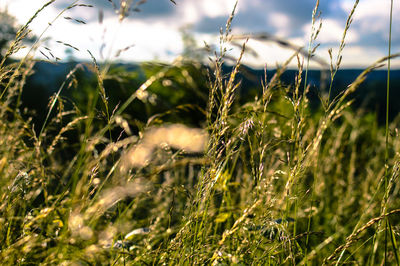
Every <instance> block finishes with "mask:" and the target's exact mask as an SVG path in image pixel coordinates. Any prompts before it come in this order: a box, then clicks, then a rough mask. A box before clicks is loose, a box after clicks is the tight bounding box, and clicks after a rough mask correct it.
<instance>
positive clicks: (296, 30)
mask: <svg viewBox="0 0 400 266" xmlns="http://www.w3.org/2000/svg"><path fill="white" fill-rule="evenodd" d="M46 2H48V0H0V7H1V8H3V9H4V8H7V9H8V12H9V13H11V14H12V15H14V16H15V17H16V18H17V21H18V23H19V24H24V23H26V22H27V21H28V20H29V18H30V17H31V16H32V15H33V14H34V13H35V11H36V10H38V9H39V8H40V7H41V6H42V5H43V4H44V3H46ZM73 2H74V1H71V0H56V1H55V2H54V3H53V4H52V5H50V6H48V7H47V8H45V9H44V10H43V11H42V12H41V13H40V14H39V15H38V17H37V18H36V19H35V20H34V21H33V23H32V24H31V27H30V29H31V30H32V32H33V33H34V34H35V35H37V36H40V35H41V34H42V32H43V31H44V30H45V29H46V28H47V27H48V29H47V30H46V31H45V32H44V34H43V38H42V40H43V42H42V44H41V48H39V52H38V57H42V58H44V56H43V55H42V54H41V53H40V52H43V53H44V54H46V55H47V56H48V57H51V56H50V54H49V53H50V52H51V54H53V55H54V56H55V57H59V58H61V59H63V60H66V59H68V58H70V57H73V58H75V59H76V60H89V59H90V54H89V52H88V50H89V51H90V52H91V53H92V54H93V56H94V57H95V58H96V59H97V60H98V61H103V60H122V61H130V62H139V61H147V60H154V59H156V60H159V61H165V62H172V61H173V60H174V59H175V58H177V57H178V56H179V55H180V54H181V53H182V50H183V47H184V44H183V41H182V31H185V32H186V33H189V34H190V36H191V37H193V38H194V39H195V41H196V46H197V47H198V48H199V49H201V48H204V46H205V43H207V44H208V45H210V46H211V47H212V48H214V49H215V47H216V48H217V49H218V43H219V33H220V29H221V27H222V28H225V24H226V21H227V19H228V17H229V15H230V14H231V12H232V9H233V7H234V5H235V2H236V0H175V3H176V5H175V4H173V3H172V2H171V1H170V0H147V1H146V3H144V4H141V5H139V6H137V10H136V11H132V12H130V13H129V16H128V17H126V18H124V19H123V20H122V22H121V21H120V19H119V16H118V11H117V10H116V8H117V9H118V8H119V6H120V1H119V0H112V1H111V0H82V1H78V4H90V5H93V7H86V6H77V7H74V8H71V9H68V10H65V8H66V7H68V6H69V5H70V4H71V3H73ZM111 2H113V4H112V3H111ZM128 2H129V1H128ZM131 2H132V5H134V4H135V3H137V2H140V1H139V0H136V1H134V0H133V1H131ZM315 2H316V1H315V0H239V2H238V6H237V10H236V15H235V17H234V19H233V22H232V34H233V35H234V36H235V35H243V34H253V35H257V34H264V35H265V34H267V36H272V38H269V39H268V40H255V39H250V40H249V41H248V44H247V47H248V52H247V53H245V56H244V63H246V64H248V65H249V66H252V67H264V66H265V65H267V66H269V67H271V68H273V67H274V66H276V64H281V63H283V62H284V61H286V59H287V58H288V57H290V56H291V55H292V54H293V52H294V50H293V48H288V47H287V46H282V45H280V44H279V43H278V42H277V40H280V41H285V42H289V43H290V44H293V45H294V46H296V47H306V49H307V47H308V43H309V40H310V32H311V18H312V11H313V9H314V6H315ZM113 5H114V6H113ZM353 5H354V0H320V6H319V11H320V12H321V16H320V18H321V19H322V28H321V31H320V33H319V35H318V38H317V39H316V40H315V43H314V44H320V46H319V47H318V48H317V50H316V55H317V56H318V58H321V59H323V60H325V61H326V62H328V63H329V61H330V59H329V58H330V57H329V53H328V49H330V48H332V50H333V62H334V63H335V61H336V56H337V51H338V47H339V44H340V41H341V39H342V36H343V31H344V28H345V25H346V19H347V17H348V14H349V12H350V11H351V9H352V7H353ZM389 11H390V0H360V3H359V5H358V7H357V9H356V10H355V13H354V20H353V23H352V24H351V27H350V29H349V30H348V32H347V36H346V47H345V49H344V51H343V60H342V66H343V67H346V68H351V67H358V68H365V67H367V66H368V65H370V64H372V63H373V62H375V61H376V60H378V59H379V58H381V57H383V56H386V55H387V54H388V38H389ZM60 12H62V14H61V15H60ZM398 14H400V3H399V1H394V9H393V26H392V53H396V52H400V16H399V15H398ZM57 16H59V17H58V19H56V20H54V19H55V18H56V17H57ZM100 17H102V19H100ZM100 20H101V21H100ZM79 21H84V22H85V24H82V23H79ZM100 22H101V23H100ZM49 23H51V26H50V27H49ZM318 23H319V22H317V24H318ZM236 42H237V43H238V44H241V43H242V42H243V41H242V40H237V41H236ZM65 43H66V44H68V45H71V46H73V47H76V48H78V49H79V51H78V50H75V49H71V48H70V47H68V46H67V45H65ZM45 47H46V48H49V49H50V51H49V50H47V49H46V48H45ZM127 47H129V49H125V48H127ZM239 49H240V48H237V47H236V46H235V45H228V55H229V56H233V57H235V56H237V55H238V54H239V51H240V50H239ZM66 50H69V51H72V53H68V54H66ZM118 51H121V53H119V56H118V57H116V55H117V54H118ZM252 51H254V52H252ZM293 64H297V62H295V61H294V62H293ZM319 65H320V64H319V63H317V62H316V61H315V62H313V63H312V66H313V67H319ZM392 65H393V66H395V67H400V62H399V59H394V60H393V61H392Z"/></svg>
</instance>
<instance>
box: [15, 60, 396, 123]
mask: <svg viewBox="0 0 400 266" xmlns="http://www.w3.org/2000/svg"><path fill="white" fill-rule="evenodd" d="M75 65H76V63H58V64H50V63H46V62H38V63H37V64H36V66H35V68H34V74H33V75H32V76H30V77H29V78H28V80H27V84H26V86H25V87H26V88H25V89H24V93H23V102H24V107H28V108H31V109H33V110H35V111H36V115H35V117H36V120H37V123H40V121H41V120H42V119H43V117H44V116H45V115H46V111H47V105H48V102H49V97H50V96H51V95H53V94H54V93H55V92H56V91H57V90H58V89H59V87H60V86H61V84H62V82H63V81H64V80H65V77H66V76H67V74H68V73H69V71H70V70H71V69H73V68H74V66H75ZM118 66H122V67H124V68H125V69H126V70H128V71H138V72H140V75H139V77H140V79H142V81H144V80H145V75H144V72H143V71H142V69H141V67H140V65H137V64H120V65H118ZM230 69H231V67H229V66H224V70H225V72H226V73H229V71H230ZM362 71H363V70H362V69H346V70H340V71H338V73H337V75H336V77H335V81H334V86H333V88H334V90H333V92H332V93H333V95H336V94H337V93H338V92H339V91H341V90H343V89H345V88H346V87H347V86H348V85H349V84H351V83H352V82H353V81H354V80H355V79H356V78H357V76H358V75H359V74H360V73H361V72H362ZM85 73H86V74H87V75H90V73H89V71H86V72H85ZM274 73H275V71H274V70H270V71H268V72H267V76H268V78H271V77H272V76H273V74H274ZM296 74H297V70H287V71H286V72H285V73H284V74H283V75H282V78H281V82H282V83H284V84H292V83H293V82H294V78H295V76H296ZM326 74H327V76H326V79H325V82H324V83H323V84H322V85H324V86H325V87H328V85H329V80H330V73H329V72H328V73H326ZM239 78H240V79H241V80H242V86H241V89H240V93H241V94H243V95H244V96H245V95H246V94H247V93H249V91H251V90H253V93H254V90H260V89H261V87H260V81H261V80H263V78H264V70H261V69H251V68H245V69H244V70H243V71H242V72H241V75H239ZM386 78H387V71H385V70H377V71H374V72H372V73H370V74H369V75H368V77H367V79H366V81H365V82H364V83H363V84H362V85H361V86H360V88H359V89H358V90H357V92H356V93H355V95H354V97H355V98H356V101H355V103H354V107H356V108H357V107H363V108H366V109H369V110H371V111H377V112H378V117H379V120H380V121H381V122H382V121H383V117H384V114H385V103H386ZM322 82H323V81H322ZM308 83H309V84H310V85H311V90H310V95H309V97H310V99H311V102H312V104H313V105H314V106H315V105H317V104H318V103H319V99H318V91H317V90H318V89H319V88H321V71H317V70H310V71H309V74H308ZM324 86H322V87H324ZM398 99H400V70H393V71H391V95H390V117H391V119H393V118H394V116H396V115H397V114H398V113H399V112H400V104H399V103H398Z"/></svg>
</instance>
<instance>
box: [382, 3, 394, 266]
mask: <svg viewBox="0 0 400 266" xmlns="http://www.w3.org/2000/svg"><path fill="white" fill-rule="evenodd" d="M392 21H393V0H391V1H390V22H389V44H388V57H389V58H388V70H387V83H386V126H385V137H386V140H385V194H384V206H386V204H387V200H388V191H387V190H388V185H389V99H390V98H389V96H390V56H391V53H392ZM385 209H386V208H385V207H384V210H385ZM388 222H389V221H388V218H387V217H386V222H385V265H387V242H388V241H387V240H388V235H387V234H388V233H387V231H388Z"/></svg>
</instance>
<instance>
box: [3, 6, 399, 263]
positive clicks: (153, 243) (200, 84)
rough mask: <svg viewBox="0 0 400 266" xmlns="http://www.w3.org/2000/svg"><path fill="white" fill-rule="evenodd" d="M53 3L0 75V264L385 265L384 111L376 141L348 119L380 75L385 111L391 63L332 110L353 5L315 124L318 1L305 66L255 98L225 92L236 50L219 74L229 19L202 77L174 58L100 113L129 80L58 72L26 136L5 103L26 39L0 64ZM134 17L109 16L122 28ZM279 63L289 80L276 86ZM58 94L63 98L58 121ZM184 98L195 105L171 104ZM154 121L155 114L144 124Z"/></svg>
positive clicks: (392, 173) (393, 175) (390, 186)
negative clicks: (312, 75) (61, 76)
mask: <svg viewBox="0 0 400 266" xmlns="http://www.w3.org/2000/svg"><path fill="white" fill-rule="evenodd" d="M53 2H54V1H50V2H48V3H47V4H45V5H44V6H43V8H42V9H40V10H39V11H38V12H36V13H35V15H34V16H33V17H32V19H31V20H30V21H29V22H28V23H27V24H26V25H25V26H24V27H23V28H22V30H20V31H19V32H18V34H17V36H16V39H15V41H14V42H13V43H12V44H11V47H10V49H9V51H8V52H7V53H6V56H5V59H3V62H2V63H1V70H0V82H1V83H0V84H1V85H0V87H1V89H2V92H1V102H0V103H1V107H0V110H1V113H0V114H1V120H0V192H1V193H0V195H1V196H0V214H1V215H0V232H1V234H0V258H1V260H2V263H4V264H7V265H10V264H15V263H17V264H39V263H43V264H63V265H70V264H72V265H82V264H83V265H86V264H88V265H91V264H96V265H97V264H99V265H103V264H105V265H120V264H121V265H122V264H124V265H125V264H129V265H143V264H163V265H167V264H168V265H175V264H185V265H187V264H213V265H225V264H236V265H246V264H255V265H280V264H306V265H321V264H337V265H339V264H359V265H365V264H370V265H374V264H382V263H385V264H396V263H397V264H399V252H398V246H397V241H398V239H399V234H400V233H399V228H398V222H399V213H400V209H398V206H400V198H399V188H400V187H399V185H398V177H399V173H400V172H399V169H400V167H399V166H400V155H399V153H398V151H399V150H400V141H399V140H400V139H399V136H398V130H397V128H396V126H397V123H398V121H399V118H396V119H394V120H393V122H392V124H389V120H388V110H389V109H387V119H386V123H387V124H386V127H382V126H380V125H379V124H378V123H377V118H376V114H374V113H371V112H368V111H367V110H362V109H359V110H358V109H352V108H351V104H352V102H353V99H352V98H351V96H352V94H353V93H354V92H356V90H357V89H358V88H359V86H360V85H361V84H362V83H363V82H364V81H365V79H366V77H367V75H368V74H369V73H370V72H371V71H374V70H375V69H377V68H379V67H381V66H382V65H383V64H385V63H386V61H387V62H388V87H387V88H388V99H389V77H390V76H389V74H390V59H392V58H394V57H397V56H398V54H392V53H391V48H389V55H388V57H385V58H382V59H379V60H377V61H376V63H374V64H373V65H371V66H370V67H368V68H366V69H365V70H364V71H363V72H362V73H361V74H360V75H359V76H358V77H357V78H356V79H355V80H354V81H353V82H352V83H351V84H349V85H348V86H347V87H346V88H335V89H337V90H340V91H341V93H339V94H338V95H335V96H334V95H333V94H332V91H333V88H334V82H333V81H334V78H335V75H336V73H337V71H338V70H339V68H340V64H341V61H342V52H343V50H344V48H345V37H346V34H347V32H348V31H349V30H350V24H351V22H352V19H353V15H354V14H355V12H356V8H357V5H358V1H355V4H354V7H353V9H352V10H351V12H350V13H349V16H348V19H347V22H346V26H345V29H344V34H343V38H342V40H341V43H340V44H339V50H338V51H339V52H338V55H337V57H336V58H337V59H336V62H335V63H333V62H331V64H330V65H331V79H330V83H329V84H330V85H329V88H328V91H320V94H321V95H327V96H324V97H322V98H321V104H320V107H319V108H318V109H312V108H311V107H310V106H309V98H308V96H309V94H308V93H309V88H310V84H308V74H307V73H308V68H309V62H310V60H313V55H314V53H315V52H316V49H317V48H318V44H317V45H315V42H317V37H318V33H319V31H320V29H321V27H322V24H321V23H319V24H318V23H317V18H318V6H319V1H317V3H316V7H315V9H314V11H313V13H312V35H311V37H310V42H309V46H308V50H307V52H306V53H305V54H304V53H303V51H302V50H301V49H294V52H293V55H292V56H291V57H290V58H289V59H288V60H287V61H286V62H284V63H283V64H282V65H281V66H280V67H279V68H278V69H277V70H276V72H275V74H274V75H273V76H272V77H268V76H267V73H268V72H267V69H265V76H264V78H263V80H262V81H261V82H260V84H259V91H258V93H257V95H256V97H255V98H253V99H251V100H248V101H246V102H244V103H243V102H241V99H240V94H239V93H238V90H239V89H240V87H241V82H240V79H239V78H238V76H239V73H240V72H241V70H242V69H243V68H242V66H243V64H242V62H241V61H242V57H243V55H244V54H245V53H246V52H247V39H246V40H245V41H244V42H243V44H242V46H241V51H240V54H239V56H238V58H236V62H235V64H234V66H233V67H232V69H231V70H229V71H227V70H226V69H227V68H225V67H224V62H225V59H226V58H229V57H230V55H229V45H230V42H231V41H232V40H233V39H235V36H232V33H231V24H232V20H233V19H234V17H235V11H236V5H235V7H234V9H233V11H232V14H231V16H230V17H229V18H228V20H227V23H226V27H225V28H224V29H221V34H220V42H219V47H218V48H219V49H218V50H217V51H215V53H214V57H213V58H211V61H210V63H211V64H210V66H209V67H207V68H206V67H204V66H203V65H202V64H200V63H199V62H195V61H191V60H189V59H188V58H184V57H179V58H177V59H176V60H175V61H174V62H173V63H172V64H170V65H154V66H153V67H149V69H147V70H146V66H144V67H143V68H144V69H145V70H146V71H147V72H146V75H147V79H146V80H145V81H144V82H142V83H140V84H137V86H136V87H135V89H134V90H133V91H129V93H130V94H129V95H128V96H127V97H126V98H123V99H113V97H114V95H116V94H115V93H114V92H113V91H112V90H111V89H112V88H115V86H114V87H113V86H112V84H118V86H120V87H121V88H123V87H124V86H125V85H126V84H128V85H129V87H130V88H132V86H130V84H131V83H130V82H132V77H133V76H134V75H135V73H129V71H127V70H121V69H119V68H117V67H115V66H113V65H112V64H111V59H110V60H107V61H106V63H105V64H101V63H98V62H97V60H96V58H95V57H94V56H93V55H92V54H91V53H90V52H89V53H90V55H91V56H92V62H91V63H87V64H84V65H85V66H86V68H89V69H91V70H92V76H91V77H90V78H86V79H85V77H82V75H81V76H80V74H79V71H81V70H80V69H81V68H82V65H77V66H76V68H73V69H71V71H70V72H69V74H68V76H67V77H66V79H65V82H64V83H63V84H62V86H61V87H60V88H59V90H58V92H57V93H56V94H55V95H54V96H53V97H52V99H51V100H50V103H49V106H48V112H47V116H46V118H45V122H44V124H43V125H42V127H41V129H40V130H37V129H35V128H34V125H33V123H32V119H30V118H28V119H27V117H29V113H25V112H24V111H23V110H21V108H20V101H21V93H22V92H23V90H24V89H29V88H25V80H26V78H27V77H28V76H29V75H31V74H32V72H33V70H32V69H33V66H34V64H35V59H34V57H33V56H32V52H34V51H36V50H37V49H38V48H39V47H40V45H41V44H40V38H39V40H38V41H37V42H36V43H35V44H34V45H33V47H32V48H31V50H29V52H28V55H27V56H26V57H24V58H23V59H20V60H19V61H16V62H15V63H6V58H10V57H11V56H12V55H13V54H14V53H15V52H16V51H18V50H19V48H20V45H21V41H22V39H23V38H24V37H25V36H26V34H27V29H28V27H29V24H30V22H31V21H32V20H33V19H35V18H36V17H37V16H38V15H40V11H41V10H43V9H44V8H47V6H48V5H51V4H52V3H53ZM111 2H112V3H113V1H111ZM172 2H173V1H172ZM135 3H136V2H133V1H121V2H120V3H119V4H120V6H117V5H116V4H115V3H113V4H114V7H115V9H116V10H117V11H118V12H119V14H118V19H119V21H120V22H121V23H123V20H124V18H125V17H126V15H127V12H128V10H130V8H129V5H130V4H132V5H134V4H135ZM139 3H141V2H139ZM71 8H88V6H87V5H80V4H79V2H78V1H76V2H74V3H73V4H72V5H71V6H69V7H68V8H67V9H66V10H64V11H62V12H61V13H60V14H62V13H63V12H66V11H68V10H69V9H71ZM58 17H59V16H58ZM390 32H391V30H390ZM251 37H252V36H250V35H248V36H246V38H251ZM389 43H391V41H389ZM389 47H390V46H389ZM110 54H111V53H110ZM330 55H331V59H332V58H333V55H332V50H330ZM293 60H297V63H298V64H297V65H298V73H297V74H296V75H295V76H294V77H293V80H294V82H293V84H285V83H283V82H282V80H281V76H282V74H283V73H284V72H285V70H286V69H287V68H288V65H289V64H290V62H291V61H293ZM304 60H306V63H305V64H306V65H305V68H304ZM334 65H335V66H334ZM224 71H225V72H224ZM226 71H227V72H226ZM88 79H89V80H88ZM176 87H179V88H180V90H182V93H180V92H181V91H179V93H177V92H176V90H175V89H174V88H176ZM204 87H207V88H208V91H202V90H201V88H204ZM66 88H68V89H69V90H73V91H74V93H75V95H77V98H76V103H75V104H74V105H72V107H71V106H68V105H67V104H65V103H66V102H65V100H64V99H63V97H62V92H63V91H64V90H65V89H66ZM171 88H173V89H171ZM321 90H322V89H321ZM165 91H168V92H171V95H167V96H170V97H164V96H165V95H163V92H165ZM194 91H195V93H196V95H199V98H201V99H203V98H204V99H205V100H204V101H203V102H202V101H201V100H199V101H198V102H196V103H193V102H185V101H186V99H188V98H187V97H186V98H185V96H186V95H192V94H193V93H194ZM335 91H336V90H335ZM74 93H73V94H72V95H74ZM99 97H100V99H101V102H98V99H99ZM189 98H190V97H189ZM182 99H183V100H182ZM181 101H184V102H183V103H182V102H181ZM160 106H168V109H167V110H165V109H164V110H163V111H162V112H161V113H159V112H153V111H152V110H162V109H157V108H161V107H160ZM138 109H139V112H137V110H138ZM135 110H136V111H135ZM143 110H146V112H145V111H143ZM131 112H132V113H131ZM143 113H145V114H143ZM188 114H189V115H188ZM135 115H137V117H135ZM193 115H197V117H200V119H198V120H199V121H193V120H191V118H192V116H193ZM389 132H394V133H393V134H394V136H393V137H392V138H390V137H389ZM383 160H384V162H385V163H382V162H383ZM383 188H384V189H383ZM382 223H384V225H385V226H381V224H382ZM380 247H384V248H380Z"/></svg>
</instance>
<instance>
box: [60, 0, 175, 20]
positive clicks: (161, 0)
mask: <svg viewBox="0 0 400 266" xmlns="http://www.w3.org/2000/svg"><path fill="white" fill-rule="evenodd" d="M137 2H138V1H133V3H132V6H131V7H132V8H133V7H135V3H137ZM82 3H85V4H91V5H93V6H94V9H95V10H86V12H85V13H86V17H87V18H88V19H89V21H91V20H96V19H97V13H98V12H97V11H98V10H99V9H101V10H103V11H104V12H105V13H106V15H113V14H115V13H116V12H117V11H118V10H119V7H120V0H111V1H109V0H96V2H95V3H93V2H91V1H84V2H82ZM70 4H71V0H62V1H58V2H56V3H55V7H56V8H57V9H59V10H62V9H65V8H67V7H68V6H69V5H70ZM71 12H72V14H74V15H78V16H79V15H82V9H80V8H76V9H72V10H71ZM87 12H89V13H90V15H89V16H88V15H87ZM175 13H176V8H175V6H174V4H172V2H171V1H170V0H147V1H146V2H145V3H144V4H142V5H139V6H137V11H132V12H130V14H129V17H130V19H134V20H136V19H140V20H147V19H154V18H159V19H163V18H165V17H168V16H172V15H174V14H175Z"/></svg>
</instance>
